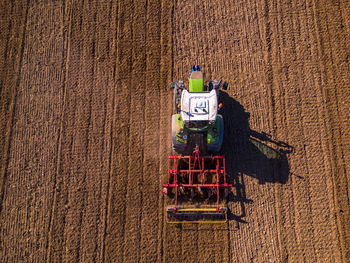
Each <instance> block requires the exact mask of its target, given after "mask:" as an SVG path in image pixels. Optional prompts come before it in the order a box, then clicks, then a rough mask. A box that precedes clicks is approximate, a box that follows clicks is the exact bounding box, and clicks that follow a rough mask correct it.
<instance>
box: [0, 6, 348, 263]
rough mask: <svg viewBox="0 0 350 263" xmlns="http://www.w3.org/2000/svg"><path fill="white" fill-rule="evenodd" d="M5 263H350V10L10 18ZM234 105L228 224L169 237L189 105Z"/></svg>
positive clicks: (0, 54) (1, 117) (1, 129)
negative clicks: (197, 96) (220, 85)
mask: <svg viewBox="0 0 350 263" xmlns="http://www.w3.org/2000/svg"><path fill="white" fill-rule="evenodd" d="M0 19H1V23H0V28H1V30H0V36H1V37H0V58H1V63H0V89H1V90H0V92H1V96H0V205H1V206H0V226H1V228H0V261H1V262H22V261H25V262H76V261H81V262H217V263H219V262H220V263H221V262H348V261H349V258H350V201H349V188H350V185H349V183H350V182H349V181H350V173H349V171H350V167H349V166H350V140H349V138H350V123H349V122H350V121H349V120H350V116H349V112H350V109H349V108H350V107H349V106H350V102H349V99H350V88H349V87H350V70H349V57H350V44H349V43H350V22H349V21H350V5H349V2H348V1H346V0H339V1H325V0H323V1H313V0H305V1H297V0H291V1H282V0H274V1H273V0H266V1H256V0H247V1H230V0H224V1H215V0H205V1H198V0H195V1H178V0H176V1H165V0H158V1H146V0H140V1H132V0H126V1H121V0H119V1H111V0H104V1H97V0H94V1H71V0H70V1H69V0H67V1H32V0H28V1H9V0H7V1H4V2H2V3H1V4H0ZM193 64H199V65H201V67H202V69H203V70H204V71H205V80H206V81H208V80H210V79H217V80H218V79H220V78H222V79H223V80H225V81H227V82H228V83H229V87H228V90H227V91H225V92H222V93H221V95H220V101H222V102H223V104H224V106H223V116H224V121H225V134H224V144H223V148H222V154H224V155H225V157H226V164H227V167H226V168H227V174H228V178H229V179H228V180H229V183H232V184H233V189H232V194H231V195H230V196H229V198H228V199H229V200H228V208H229V209H230V212H229V221H228V222H227V223H225V224H216V225H212V224H200V225H198V224H188V225H181V226H180V225H172V224H167V223H166V213H165V207H166V206H167V205H168V204H171V200H169V199H168V198H164V197H163V195H162V193H161V184H162V183H164V179H165V177H166V176H167V169H168V166H167V159H168V155H170V154H171V132H170V128H171V127H170V125H171V114H173V101H172V99H173V94H172V91H171V90H170V89H169V83H170V82H171V81H173V80H185V84H187V83H188V82H187V78H186V73H188V72H189V71H190V68H191V66H192V65H193Z"/></svg>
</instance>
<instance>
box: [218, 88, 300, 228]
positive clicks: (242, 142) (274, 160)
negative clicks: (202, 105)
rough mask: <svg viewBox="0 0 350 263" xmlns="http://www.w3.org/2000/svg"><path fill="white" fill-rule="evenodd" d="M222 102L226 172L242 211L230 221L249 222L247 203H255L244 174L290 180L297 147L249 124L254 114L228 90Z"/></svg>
mask: <svg viewBox="0 0 350 263" xmlns="http://www.w3.org/2000/svg"><path fill="white" fill-rule="evenodd" d="M219 101H221V102H222V103H223V105H224V106H223V108H222V110H221V112H220V114H222V115H223V117H224V124H225V132H224V142H223V146H222V153H223V154H224V155H225V159H226V172H227V176H228V181H229V183H231V184H232V186H233V191H232V193H231V194H230V196H229V198H228V199H229V200H228V201H231V202H238V203H239V206H240V210H239V211H240V212H239V214H234V213H232V211H231V212H230V213H229V220H235V221H237V223H238V225H239V223H247V222H246V221H245V220H244V217H245V216H246V209H245V205H246V204H247V203H252V202H253V200H250V199H248V198H247V196H246V191H245V183H244V177H245V175H248V176H251V177H254V178H256V179H257V180H258V182H259V184H264V183H266V182H268V183H280V184H285V183H286V182H287V181H288V178H289V173H290V168H289V164H288V159H287V154H289V153H292V152H293V150H294V148H293V147H292V146H290V145H288V144H287V143H285V142H281V141H277V140H274V139H272V137H271V135H269V134H266V133H259V132H256V131H254V130H251V129H250V127H249V117H250V114H249V113H248V112H246V111H245V110H244V107H243V106H242V105H241V104H240V103H239V102H238V101H236V100H234V99H233V98H231V97H230V96H229V95H228V94H227V93H226V92H223V91H221V92H220V95H219Z"/></svg>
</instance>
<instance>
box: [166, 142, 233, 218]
mask: <svg viewBox="0 0 350 263" xmlns="http://www.w3.org/2000/svg"><path fill="white" fill-rule="evenodd" d="M168 166H169V168H168V182H167V183H166V184H163V193H164V195H167V196H169V197H170V198H172V199H174V204H173V205H170V206H168V208H167V221H168V223H222V222H226V221H227V207H226V204H225V200H226V197H227V195H228V194H229V193H230V191H231V187H232V185H231V184H228V183H227V181H226V170H225V157H224V156H201V155H200V151H199V148H198V146H197V147H196V148H195V150H194V152H193V153H192V155H191V156H169V160H168Z"/></svg>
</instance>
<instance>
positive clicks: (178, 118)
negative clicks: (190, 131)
mask: <svg viewBox="0 0 350 263" xmlns="http://www.w3.org/2000/svg"><path fill="white" fill-rule="evenodd" d="M175 130H176V141H178V142H181V143H187V140H184V139H183V138H182V136H183V135H184V132H183V131H184V124H183V122H182V120H181V114H180V113H178V114H176V128H175Z"/></svg>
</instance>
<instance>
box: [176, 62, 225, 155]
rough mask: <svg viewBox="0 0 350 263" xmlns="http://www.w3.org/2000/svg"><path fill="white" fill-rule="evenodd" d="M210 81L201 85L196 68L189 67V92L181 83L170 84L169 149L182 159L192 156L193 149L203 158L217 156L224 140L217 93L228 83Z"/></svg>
mask: <svg viewBox="0 0 350 263" xmlns="http://www.w3.org/2000/svg"><path fill="white" fill-rule="evenodd" d="M221 83H222V81H221V80H219V81H216V80H210V81H209V83H208V85H204V79H203V72H202V71H201V69H200V66H199V65H194V66H193V67H192V71H191V74H190V76H189V90H187V89H186V87H185V85H184V82H183V81H177V82H172V83H171V84H170V88H171V89H173V90H174V103H175V111H176V113H175V114H173V115H172V126H171V128H172V149H173V151H175V152H177V153H178V154H181V155H186V154H189V153H192V152H193V150H194V149H195V147H196V146H198V147H199V150H200V152H201V153H202V154H206V153H217V152H219V151H220V149H221V145H222V142H223V137H224V120H223V117H222V115H220V114H218V111H219V110H220V108H221V107H222V104H221V103H218V93H219V89H220V88H221V87H222V88H223V89H224V90H226V89H227V86H228V84H227V82H225V83H223V84H221Z"/></svg>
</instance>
